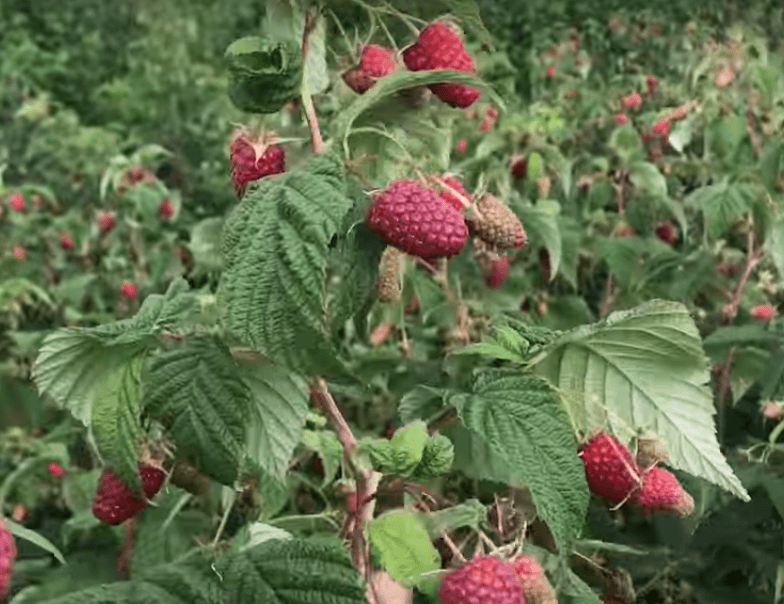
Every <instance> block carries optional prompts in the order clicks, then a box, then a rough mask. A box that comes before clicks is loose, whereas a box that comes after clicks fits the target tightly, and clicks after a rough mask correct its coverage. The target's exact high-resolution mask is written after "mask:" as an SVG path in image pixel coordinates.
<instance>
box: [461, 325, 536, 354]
mask: <svg viewBox="0 0 784 604" xmlns="http://www.w3.org/2000/svg"><path fill="white" fill-rule="evenodd" d="M528 346H529V344H528V341H527V340H526V339H524V338H523V337H522V336H521V335H520V334H519V333H518V332H517V331H516V330H515V329H513V328H512V327H510V326H508V325H493V328H492V332H491V333H490V335H489V336H488V337H487V338H486V339H485V340H483V341H482V342H478V343H476V344H469V345H468V346H464V347H463V348H458V349H457V350H455V351H453V352H452V353H451V354H481V355H485V356H489V357H491V358H494V359H499V360H505V361H511V362H513V363H525V362H526V352H528Z"/></svg>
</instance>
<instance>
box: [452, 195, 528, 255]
mask: <svg viewBox="0 0 784 604" xmlns="http://www.w3.org/2000/svg"><path fill="white" fill-rule="evenodd" d="M476 209H477V210H478V212H479V214H480V216H481V217H480V218H478V217H476V216H471V217H466V222H467V223H468V228H469V231H470V232H471V234H472V235H476V236H478V237H480V238H481V239H484V240H485V241H486V242H487V243H489V244H491V245H493V246H495V247H499V248H506V247H513V248H521V247H523V246H524V245H525V244H526V243H528V236H527V235H526V233H525V230H524V229H523V225H522V223H521V222H520V219H519V218H518V217H517V216H516V215H515V213H514V212H512V210H510V209H509V207H508V206H506V205H504V204H502V203H501V202H500V201H498V199H496V198H495V197H493V196H492V195H489V194H487V195H483V196H482V197H481V198H480V199H479V201H477V202H476Z"/></svg>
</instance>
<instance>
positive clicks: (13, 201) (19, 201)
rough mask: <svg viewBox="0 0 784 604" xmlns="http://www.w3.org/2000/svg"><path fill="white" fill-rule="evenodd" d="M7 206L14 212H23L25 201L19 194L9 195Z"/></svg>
mask: <svg viewBox="0 0 784 604" xmlns="http://www.w3.org/2000/svg"><path fill="white" fill-rule="evenodd" d="M8 206H9V207H10V208H11V209H12V210H14V211H15V212H24V210H25V199H24V197H23V196H22V194H21V193H11V195H9V196H8Z"/></svg>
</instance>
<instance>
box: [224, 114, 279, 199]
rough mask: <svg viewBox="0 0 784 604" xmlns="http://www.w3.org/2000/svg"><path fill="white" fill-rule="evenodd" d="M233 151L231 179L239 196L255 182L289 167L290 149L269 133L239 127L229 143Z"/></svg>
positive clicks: (231, 154) (231, 152)
mask: <svg viewBox="0 0 784 604" xmlns="http://www.w3.org/2000/svg"><path fill="white" fill-rule="evenodd" d="M229 155H230V163H231V180H232V182H233V183H234V190H235V191H236V192H237V196H238V197H242V196H243V195H244V194H245V190H246V189H247V188H248V184H250V183H251V182H253V181H255V180H259V179H260V178H264V177H265V176H273V175H274V174H280V173H282V172H285V171H286V152H285V151H284V150H283V148H282V147H280V146H278V145H276V144H274V138H273V137H270V136H269V135H264V134H252V133H250V132H249V131H247V130H245V129H239V130H236V131H235V132H234V134H233V135H232V139H231V144H230V145H229Z"/></svg>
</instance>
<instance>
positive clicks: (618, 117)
mask: <svg viewBox="0 0 784 604" xmlns="http://www.w3.org/2000/svg"><path fill="white" fill-rule="evenodd" d="M613 120H614V121H615V123H616V124H618V125H619V126H623V125H624V124H628V123H629V117H628V116H627V115H626V114H625V113H616V114H615V115H614V116H613Z"/></svg>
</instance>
